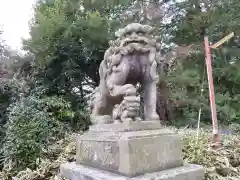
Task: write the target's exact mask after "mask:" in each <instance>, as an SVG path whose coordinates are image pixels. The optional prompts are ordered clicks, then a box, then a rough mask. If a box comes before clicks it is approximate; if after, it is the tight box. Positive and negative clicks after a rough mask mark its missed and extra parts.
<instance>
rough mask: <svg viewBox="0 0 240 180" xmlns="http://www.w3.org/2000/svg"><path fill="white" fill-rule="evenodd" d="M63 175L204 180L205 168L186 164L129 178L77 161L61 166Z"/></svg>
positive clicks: (80, 179)
mask: <svg viewBox="0 0 240 180" xmlns="http://www.w3.org/2000/svg"><path fill="white" fill-rule="evenodd" d="M60 173H61V176H62V177H65V178H67V179H69V180H203V179H204V169H203V168H202V167H201V166H198V165H185V166H181V167H177V168H172V169H168V170H163V171H159V172H154V173H150V174H145V175H142V176H138V177H134V178H129V177H125V176H121V175H118V174H114V173H110V172H108V171H103V170H99V169H95V168H91V167H87V166H83V165H77V164H76V163H67V164H63V165H61V167H60Z"/></svg>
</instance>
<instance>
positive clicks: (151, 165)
mask: <svg viewBox="0 0 240 180" xmlns="http://www.w3.org/2000/svg"><path fill="white" fill-rule="evenodd" d="M158 124H159V125H160V123H159V122H158ZM155 128H159V127H158V125H157V124H156V122H144V123H132V124H120V125H115V124H110V125H101V126H100V127H96V126H95V127H92V128H90V131H88V132H86V133H85V134H84V135H82V136H80V137H79V138H78V139H77V148H76V149H77V155H76V163H77V164H79V165H80V164H82V165H86V166H89V167H95V168H98V169H102V170H106V171H110V172H113V173H116V174H120V175H124V176H127V177H134V176H139V175H143V174H146V173H152V172H156V171H161V170H165V169H169V168H174V167H179V166H182V165H183V160H182V142H181V139H180V136H179V135H178V134H175V133H173V132H171V131H170V130H169V129H164V128H163V129H155ZM144 129H147V130H144ZM134 130H135V131H134Z"/></svg>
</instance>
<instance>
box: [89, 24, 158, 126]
mask: <svg viewBox="0 0 240 180" xmlns="http://www.w3.org/2000/svg"><path fill="white" fill-rule="evenodd" d="M152 31H153V28H152V27H151V26H148V25H141V24H138V23H132V24H129V25H128V26H126V27H125V28H123V29H120V30H119V31H118V32H116V33H115V35H116V36H117V37H118V38H117V40H116V41H111V42H110V43H109V44H110V47H109V49H108V50H106V52H105V55H104V60H103V61H102V62H101V64H100V67H99V74H100V84H99V87H97V88H96V89H95V91H94V93H93V96H92V101H91V104H90V107H91V121H92V123H94V124H95V123H113V122H117V123H121V122H125V121H131V120H133V121H135V120H140V117H139V115H138V112H139V106H140V98H139V97H137V93H136V92H137V90H136V85H137V84H138V83H140V85H141V86H142V89H143V91H142V93H143V100H144V119H145V120H159V117H158V115H157V113H156V101H157V97H156V96H157V93H156V91H157V87H156V83H157V81H158V79H157V72H156V69H157V62H158V61H159V60H158V58H161V56H160V55H159V52H158V50H159V49H158V47H159V44H157V43H156V39H154V37H153V36H152V35H151V33H152Z"/></svg>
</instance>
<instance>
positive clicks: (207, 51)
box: [204, 37, 221, 148]
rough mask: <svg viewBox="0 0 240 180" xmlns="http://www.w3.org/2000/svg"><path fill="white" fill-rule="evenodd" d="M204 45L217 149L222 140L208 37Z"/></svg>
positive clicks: (214, 142) (214, 140) (214, 138)
mask: <svg viewBox="0 0 240 180" xmlns="http://www.w3.org/2000/svg"><path fill="white" fill-rule="evenodd" d="M204 44H205V60H206V67H207V77H208V87H209V98H210V107H211V114H212V126H213V127H212V128H213V129H212V130H213V146H214V147H216V148H217V147H220V146H221V140H220V134H219V130H218V120H217V111H216V103H215V95H214V85H213V77H212V58H211V57H212V56H211V46H210V44H209V40H208V37H204Z"/></svg>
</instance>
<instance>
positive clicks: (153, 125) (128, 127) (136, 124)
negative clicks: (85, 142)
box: [89, 121, 162, 132]
mask: <svg viewBox="0 0 240 180" xmlns="http://www.w3.org/2000/svg"><path fill="white" fill-rule="evenodd" d="M161 127H162V126H161V124H160V121H131V122H123V123H118V124H114V123H113V124H95V125H92V126H90V127H89V131H92V132H127V131H141V130H156V129H160V128H161Z"/></svg>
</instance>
